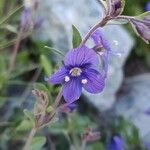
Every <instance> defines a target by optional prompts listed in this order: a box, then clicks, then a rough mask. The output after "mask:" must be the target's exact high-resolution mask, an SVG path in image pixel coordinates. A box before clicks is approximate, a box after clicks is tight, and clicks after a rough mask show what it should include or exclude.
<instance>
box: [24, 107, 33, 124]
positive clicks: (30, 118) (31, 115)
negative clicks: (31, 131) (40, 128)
mask: <svg viewBox="0 0 150 150" xmlns="http://www.w3.org/2000/svg"><path fill="white" fill-rule="evenodd" d="M23 112H24V114H25V116H26V117H27V118H28V119H29V120H30V121H31V122H32V124H34V115H33V113H32V112H30V111H29V110H27V109H24V110H23Z"/></svg>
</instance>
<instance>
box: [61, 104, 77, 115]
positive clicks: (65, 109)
mask: <svg viewBox="0 0 150 150" xmlns="http://www.w3.org/2000/svg"><path fill="white" fill-rule="evenodd" d="M76 108H77V105H76V104H75V103H71V104H68V103H66V104H64V105H62V106H60V111H61V112H64V113H70V112H73V111H74V110H75V109H76Z"/></svg>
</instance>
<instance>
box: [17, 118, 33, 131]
mask: <svg viewBox="0 0 150 150" xmlns="http://www.w3.org/2000/svg"><path fill="white" fill-rule="evenodd" d="M32 127H33V124H32V123H31V122H30V121H29V120H27V119H26V120H23V121H22V122H21V123H20V124H19V126H17V128H16V131H19V132H22V131H27V130H30V129H31V128H32Z"/></svg>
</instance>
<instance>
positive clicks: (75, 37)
mask: <svg viewBox="0 0 150 150" xmlns="http://www.w3.org/2000/svg"><path fill="white" fill-rule="evenodd" d="M72 32H73V35H72V45H73V48H76V47H78V46H79V45H80V43H81V41H82V38H81V35H80V32H79V31H78V29H77V28H76V27H75V26H74V25H72Z"/></svg>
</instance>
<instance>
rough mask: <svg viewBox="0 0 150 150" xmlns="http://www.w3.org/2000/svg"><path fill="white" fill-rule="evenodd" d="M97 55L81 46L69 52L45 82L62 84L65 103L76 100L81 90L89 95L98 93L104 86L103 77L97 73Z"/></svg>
mask: <svg viewBox="0 0 150 150" xmlns="http://www.w3.org/2000/svg"><path fill="white" fill-rule="evenodd" d="M98 65H99V58H98V55H97V53H96V52H95V51H94V50H93V49H90V48H88V47H87V46H85V45H82V46H80V47H78V48H75V49H72V50H70V51H69V52H68V53H67V54H66V56H65V59H64V66H63V67H61V68H60V69H59V70H58V71H57V72H55V73H54V74H53V75H52V76H50V77H49V78H47V79H46V80H47V81H48V82H49V83H53V84H63V90H62V93H63V96H64V99H65V100H66V102H67V103H72V102H74V101H75V100H78V99H79V97H80V96H81V92H82V88H84V89H85V90H86V91H88V92H90V93H100V92H101V91H102V90H103V89H104V86H105V77H104V76H103V75H102V74H101V73H100V72H99V71H98Z"/></svg>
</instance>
